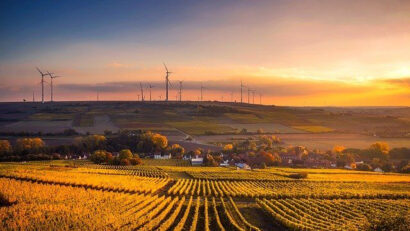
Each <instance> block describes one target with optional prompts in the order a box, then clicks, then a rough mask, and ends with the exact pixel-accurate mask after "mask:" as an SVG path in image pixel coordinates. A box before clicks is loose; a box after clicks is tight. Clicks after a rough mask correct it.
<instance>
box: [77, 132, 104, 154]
mask: <svg viewBox="0 0 410 231" xmlns="http://www.w3.org/2000/svg"><path fill="white" fill-rule="evenodd" d="M106 140H107V139H106V138H105V136H103V135H89V136H86V137H77V138H75V140H74V143H75V145H76V146H78V147H79V148H80V149H81V150H83V151H86V152H92V151H94V150H98V149H103V148H105V143H106Z"/></svg>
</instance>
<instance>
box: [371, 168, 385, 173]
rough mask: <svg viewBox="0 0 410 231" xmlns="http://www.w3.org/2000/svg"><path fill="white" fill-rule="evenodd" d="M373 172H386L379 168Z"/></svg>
mask: <svg viewBox="0 0 410 231" xmlns="http://www.w3.org/2000/svg"><path fill="white" fill-rule="evenodd" d="M373 171H375V172H384V171H383V170H382V169H381V168H379V167H377V168H375V169H374V170H373Z"/></svg>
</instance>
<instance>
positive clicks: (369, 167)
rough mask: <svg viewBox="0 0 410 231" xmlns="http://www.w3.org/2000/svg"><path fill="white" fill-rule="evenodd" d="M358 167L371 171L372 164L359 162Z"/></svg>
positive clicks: (361, 169)
mask: <svg viewBox="0 0 410 231" xmlns="http://www.w3.org/2000/svg"><path fill="white" fill-rule="evenodd" d="M356 169H357V170H360V171H371V170H372V166H370V165H369V164H358V165H357V166H356Z"/></svg>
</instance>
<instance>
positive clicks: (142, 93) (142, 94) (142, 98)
mask: <svg viewBox="0 0 410 231" xmlns="http://www.w3.org/2000/svg"><path fill="white" fill-rule="evenodd" d="M140 88H141V101H143V102H144V89H143V88H142V83H141V82H140Z"/></svg>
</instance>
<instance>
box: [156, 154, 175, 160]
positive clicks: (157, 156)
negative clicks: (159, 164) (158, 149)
mask: <svg viewBox="0 0 410 231" xmlns="http://www.w3.org/2000/svg"><path fill="white" fill-rule="evenodd" d="M154 159H157V160H168V159H171V153H169V154H168V155H161V154H154Z"/></svg>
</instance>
